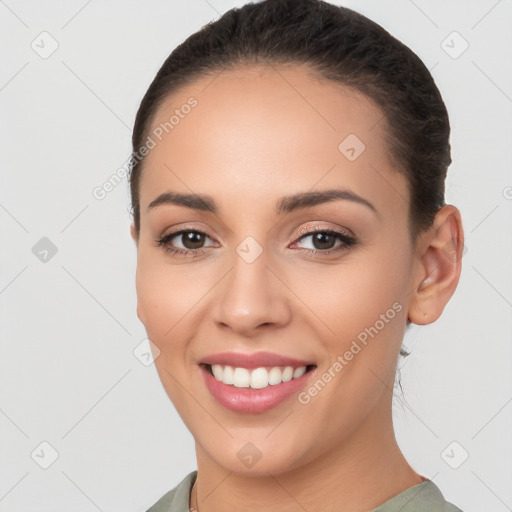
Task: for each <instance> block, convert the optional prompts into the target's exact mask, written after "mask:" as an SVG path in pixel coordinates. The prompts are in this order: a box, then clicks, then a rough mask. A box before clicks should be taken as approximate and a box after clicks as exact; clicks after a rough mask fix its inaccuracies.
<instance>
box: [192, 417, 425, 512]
mask: <svg viewBox="0 0 512 512" xmlns="http://www.w3.org/2000/svg"><path fill="white" fill-rule="evenodd" d="M382 416H383V415H381V417H380V418H379V417H375V415H371V418H370V417H368V418H367V420H366V421H365V423H364V424H363V425H359V426H358V428H357V429H355V431H354V433H353V434H352V435H351V436H350V437H349V438H348V439H344V440H343V443H342V444H340V445H338V446H336V447H335V449H331V450H329V451H328V452H327V453H325V454H322V455H320V456H318V457H317V458H315V459H314V460H313V461H311V462H309V463H307V464H304V465H301V466H299V467H297V468H296V469H293V470H290V471H286V472H282V473H279V474H274V475H271V474H270V473H268V474H269V476H268V477H267V476H259V477H253V476H247V475H244V474H240V473H234V472H231V471H229V470H227V469H225V468H223V467H222V466H220V465H218V464H217V463H216V462H215V461H214V460H213V459H211V458H210V457H209V456H208V454H207V453H206V452H205V451H204V450H203V449H202V447H201V446H200V445H198V444H197V443H196V453H197V461H198V473H197V479H196V483H195V485H194V489H193V491H192V493H191V503H190V505H191V507H193V509H195V510H196V511H197V512H214V511H215V512H228V511H229V512H230V511H232V510H237V509H238V510H244V511H247V512H252V511H255V512H256V511H258V512H259V511H261V510H268V511H279V512H296V511H297V510H299V509H303V510H308V511H311V512H313V511H322V512H330V511H333V512H334V511H336V512H363V511H368V510H373V509H374V508H376V507H378V506H379V505H381V504H383V503H385V502H386V501H387V500H389V499H391V498H392V497H394V496H396V495H397V494H399V493H401V492H402V491H404V490H406V489H408V488H409V487H412V486H413V485H417V484H419V483H421V482H422V481H423V478H422V477H421V476H420V475H418V474H417V473H416V472H415V471H414V470H413V469H412V468H411V467H410V466H409V464H408V463H407V461H406V460H405V458H404V456H403V454H402V452H401V451H400V448H399V447H398V444H397V442H396V439H395V435H394V431H393V427H392V419H391V413H390V412H389V414H386V415H384V416H385V417H382ZM340 437H341V436H340Z"/></svg>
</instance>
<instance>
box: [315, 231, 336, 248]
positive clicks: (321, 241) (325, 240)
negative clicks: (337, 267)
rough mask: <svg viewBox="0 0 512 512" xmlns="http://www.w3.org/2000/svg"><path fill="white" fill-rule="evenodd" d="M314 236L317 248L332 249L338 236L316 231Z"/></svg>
mask: <svg viewBox="0 0 512 512" xmlns="http://www.w3.org/2000/svg"><path fill="white" fill-rule="evenodd" d="M312 237H313V247H314V248H315V249H319V250H322V249H332V248H333V247H334V244H335V243H336V237H335V236H333V235H331V234H329V233H323V232H322V233H315V234H314V235H312Z"/></svg>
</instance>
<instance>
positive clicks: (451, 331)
mask: <svg viewBox="0 0 512 512" xmlns="http://www.w3.org/2000/svg"><path fill="white" fill-rule="evenodd" d="M243 3H244V2H242V1H233V0H229V1H228V0H208V1H206V0H191V1H187V2H179V3H178V2H169V1H167V2H164V1H158V0H151V1H145V2H142V1H141V0H139V1H134V0H129V1H124V2H121V1H113V0H108V1H102V2H100V1H98V0H92V1H91V0H89V1H88V2H86V1H84V0H73V1H68V2H65V3H64V2H58V1H56V0H53V1H46V2H36V1H35V0H30V1H15V0H0V46H1V48H2V56H1V66H0V119H1V126H0V130H1V133H0V141H1V142H0V143H1V145H2V148H1V151H0V169H1V176H2V185H1V187H0V222H1V232H0V236H1V239H0V244H1V245H0V246H1V248H2V250H1V251H0V270H1V273H0V315H1V325H2V335H1V357H0V428H1V444H0V456H1V463H0V511H9V512H21V511H34V512H36V511H37V512H42V511H52V512H61V511H62V512H63V511H68V510H74V511H95V510H100V511H105V512H106V511H140V510H145V508H147V507H148V506H149V505H151V504H152V503H154V502H155V501H156V500H157V499H158V498H159V497H160V496H161V495H162V494H163V493H165V492H166V491H167V490H169V489H170V488H172V487H174V486H175V485H176V484H177V483H178V482H179V481H181V479H182V478H183V477H184V476H185V475H186V474H187V473H188V472H189V471H192V470H193V469H195V468H196V464H195V455H194V449H193V448H194V447H193V438H192V436H191V435H190V433H189V432H188V431H187V430H186V428H185V427H184V426H183V424H182V422H181V420H180V418H179V416H178V415H177V413H176V411H175V410H174V407H173V406H172V404H171V402H170V401H169V400H168V398H167V396H166V395H165V393H164V391H163V389H162V387H161V385H160V382H159V380H158V377H157V375H156V371H155V368H154V366H152V365H149V366H145V365H144V364H143V362H146V361H145V359H144V357H143V354H144V346H143V345H142V346H141V347H140V348H139V349H138V350H136V354H138V355H139V358H137V357H136V356H135V355H134V353H133V351H134V349H136V347H138V346H139V345H140V344H141V342H143V340H144V338H145V331H144V329H143V326H142V325H141V324H140V323H139V321H138V319H137V316H136V311H135V308H136V296H135V264H136V251H135V246H134V244H133V242H132V240H131V238H130V237H129V224H130V218H129V210H128V208H129V199H128V188H127V183H126V180H123V181H122V182H121V183H120V184H119V185H118V186H117V187H115V188H114V189H113V190H112V191H111V192H110V193H109V194H108V195H107V196H106V197H105V198H104V199H103V200H98V199H95V197H94V196H93V194H92V192H93V189H94V188H95V187H97V186H101V185H102V184H103V183H104V182H105V181H106V180H108V179H109V177H111V176H112V175H113V174H115V173H116V172H117V170H118V169H119V168H120V167H121V166H122V164H123V163H124V162H125V161H126V159H127V158H128V156H129V153H130V135H131V126H132V124H133V120H134V116H135V112H136V109H137V107H138V104H139V102H140V100H141V98H142V95H143V94H144V92H145V90H146V88H147V86H148V85H149V83H150V81H151V80H152V78H153V76H154V74H155V72H156V71H157V70H158V68H159V67H160V65H161V63H162V62H163V60H164V58H165V57H167V55H168V54H169V53H170V51H171V50H172V49H173V48H174V47H175V46H176V45H177V44H178V43H180V42H181V41H182V40H183V39H184V38H185V37H186V36H187V35H189V34H191V33H192V32H194V31H195V30H197V29H198V28H200V27H201V26H202V25H203V24H205V23H207V22H208V21H210V20H211V19H214V18H217V17H218V16H219V15H220V14H221V13H222V12H224V11H225V10H227V9H228V8H230V7H233V6H235V5H242V4H243ZM340 3H342V4H343V5H346V6H348V7H352V8H354V9H356V10H358V11H360V12H361V13H363V14H365V15H367V16H369V17H370V18H372V19H374V20H375V21H377V22H378V23H380V24H381V25H383V26H384V27H385V28H386V29H388V30H389V31H390V32H391V33H392V34H393V35H395V36H396V37H398V38H399V39H400V40H402V41H403V42H404V43H405V44H407V45H408V46H410V47H411V48H412V49H413V50H414V51H415V52H416V53H417V54H418V55H419V56H420V57H421V58H422V59H423V61H424V62H425V64H426V65H427V67H428V68H429V69H431V70H432V73H433V75H434V78H435V80H436V82H437V84H438V86H439V88H440V90H441V93H442V94H443V97H444V99H445V102H446V104H447V107H448V110H449V113H450V118H451V124H452V148H453V164H452V165H451V167H450V170H449V177H448V181H447V201H448V202H449V203H452V204H455V205H456V206H457V207H459V208H460V210H461V212H462V215H463V221H464V226H465V231H466V247H467V252H466V254H465V255H464V259H463V273H462V277H461V281H460V284H459V287H458V289H457V291H456V293H455V295H454V297H453V299H452V300H451V301H450V303H449V304H448V306H447V308H446V310H445V312H444V314H443V316H442V317H441V319H440V320H439V321H437V322H436V323H435V324H433V325H430V326H426V327H418V326H414V327H413V329H412V330H411V331H410V332H409V333H408V335H407V337H406V340H405V341H406V344H407V345H408V347H409V348H410V349H411V350H412V355H411V356H410V357H409V358H408V359H406V360H405V362H404V366H403V368H402V385H403V387H404V397H402V395H401V394H400V393H399V392H397V393H396V398H395V408H394V415H395V426H396V431H397V437H398V441H399V444H400V446H401V447H402V449H403V451H404V453H405V455H406V457H407V458H408V460H409V461H410V463H411V464H412V466H413V467H414V468H415V469H416V470H417V471H418V472H420V473H421V474H423V475H426V476H428V477H429V478H432V479H433V480H434V482H435V483H436V484H437V485H438V486H439V487H440V488H441V489H442V491H443V492H444V494H445V496H446V497H447V499H449V500H450V501H453V502H454V503H456V504H457V505H458V506H459V507H461V508H462V509H464V511H465V512H480V511H481V510H492V511H496V512H501V511H506V510H511V508H512V487H511V486H510V479H511V477H512V440H511V437H510V432H511V431H512V428H511V427H512V403H511V402H512V385H511V381H512V371H511V366H512V363H511V361H512V357H511V356H512V354H511V352H512V344H511V343H510V341H511V312H512V282H511V281H512V280H511V270H510V261H511V258H510V257H511V237H510V233H512V230H511V219H512V215H511V211H512V175H511V169H512V166H511V160H512V151H511V142H512V138H511V135H512V68H511V66H510V63H511V62H512V31H511V30H510V27H511V26H512V3H511V2H510V1H507V0H501V1H496V0H480V1H474V0H473V1H467V0H464V1H462V0H461V1H454V0H451V1H444V0H443V1H441V0H437V1H427V0H416V1H414V2H413V1H412V0H394V1H393V2H391V1H382V0H373V1H369V0H368V1H366V0H353V1H344V2H340ZM43 31H47V32H48V33H49V34H50V36H46V35H43V36H40V34H41V32H43ZM453 31H457V32H458V33H459V34H460V35H461V36H462V38H464V40H465V41H467V43H468V44H469V47H468V48H467V50H466V51H464V52H463V53H462V54H461V55H457V54H458V53H460V51H461V50H462V49H463V48H464V46H463V45H464V40H462V39H460V38H459V37H458V36H456V35H455V36H454V35H453V34H452V32H453ZM447 37H448V39H447ZM54 41H56V42H57V43H58V48H57V49H56V51H55V52H54V53H53V54H51V55H49V56H48V55H41V53H43V54H44V52H49V51H50V50H51V47H52V46H51V45H52V44H54V45H55V44H56V43H55V42H54ZM443 41H445V42H444V43H443ZM31 45H32V46H31ZM33 47H35V48H33ZM36 49H37V50H36ZM450 52H451V55H450V54H449V53H450ZM454 56H457V58H454ZM43 57H46V58H43ZM43 237H47V238H48V239H49V240H50V241H51V243H52V244H53V245H54V246H55V247H56V249H57V252H56V254H52V251H51V248H49V242H48V240H43V241H41V239H42V238H43ZM34 246H35V249H34ZM45 250H47V251H49V252H47V253H45V252H44V251H45ZM141 360H142V362H141ZM42 442H46V443H49V445H50V446H49V445H48V444H43V445H41V443H42ZM454 442H455V444H452V443H454ZM466 452H467V454H468V455H469V457H468V458H467V460H464V458H465V457H466ZM57 454H58V457H57V458H56V459H55V457H56V456H57ZM53 459H55V460H53ZM50 464H51V465H50ZM48 465H49V467H48V468H47V469H43V466H48Z"/></svg>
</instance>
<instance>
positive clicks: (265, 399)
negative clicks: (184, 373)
mask: <svg viewBox="0 0 512 512" xmlns="http://www.w3.org/2000/svg"><path fill="white" fill-rule="evenodd" d="M200 368H201V372H202V373H203V376H204V380H205V383H206V386H207V388H208V389H209V390H210V393H211V394H212V395H213V396H214V398H215V399H216V400H217V401H218V402H219V403H220V404H221V405H223V406H224V407H226V409H230V410H231V411H235V412H243V413H260V412H265V411H268V410H269V409H272V408H273V407H276V406H278V405H279V404H281V403H283V402H284V401H285V400H287V399H288V398H290V397H291V396H292V395H294V394H295V393H298V392H299V391H300V390H301V389H302V388H304V387H305V384H306V382H307V381H308V379H309V377H310V376H311V374H312V373H313V372H314V368H313V369H312V370H310V371H308V372H306V373H305V374H304V375H301V376H300V377H298V378H297V379H292V380H290V381H288V382H282V383H281V384H276V385H270V386H267V387H266V388H263V389H253V388H237V387H236V386H232V385H229V384H224V383H223V382H220V381H218V380H217V379H216V378H215V377H214V376H213V375H212V374H211V373H210V372H209V371H208V369H207V367H205V366H204V365H200Z"/></svg>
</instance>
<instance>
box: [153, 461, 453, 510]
mask: <svg viewBox="0 0 512 512" xmlns="http://www.w3.org/2000/svg"><path fill="white" fill-rule="evenodd" d="M196 477H197V470H195V471H192V472H191V473H189V474H188V475H187V476H186V477H185V478H184V479H183V480H182V481H181V482H180V483H179V484H178V485H177V486H176V487H175V488H174V489H172V490H170V491H169V492H168V493H167V494H164V496H162V497H161V498H160V499H159V500H158V501H157V502H156V503H155V504H154V505H153V506H152V507H151V508H150V509H148V511H147V512H189V503H190V491H191V490H192V486H193V485H194V482H195V480H196ZM371 512H462V510H461V509H460V508H457V507H456V506H455V505H452V504H451V503H448V502H447V501H446V500H445V499H444V497H443V495H442V493H441V491H440V490H439V488H438V487H437V485H436V484H435V483H434V482H432V480H425V481H424V482H422V483H421V484H418V485H414V486H412V487H409V489H406V490H405V491H403V492H401V493H400V494H397V495H396V496H394V497H393V498H391V499H390V500H388V501H386V503H383V504H382V505H380V506H378V507H377V508H375V509H373V510H372V511H371Z"/></svg>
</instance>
